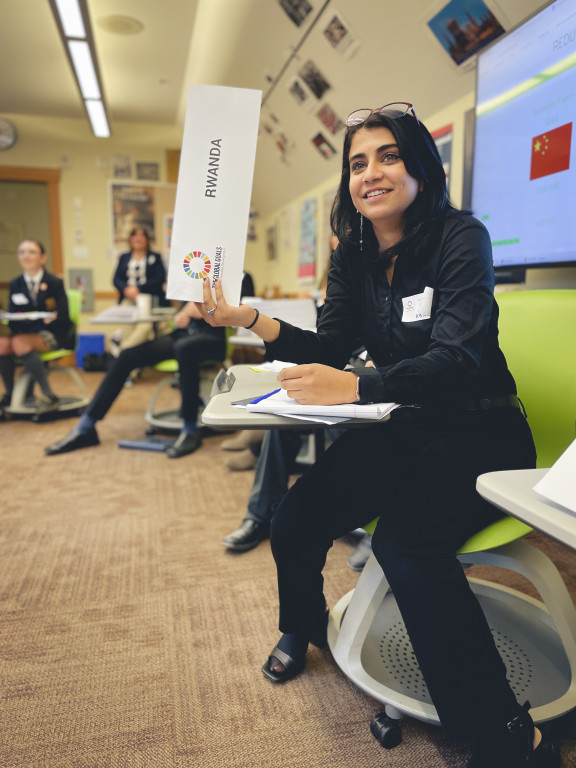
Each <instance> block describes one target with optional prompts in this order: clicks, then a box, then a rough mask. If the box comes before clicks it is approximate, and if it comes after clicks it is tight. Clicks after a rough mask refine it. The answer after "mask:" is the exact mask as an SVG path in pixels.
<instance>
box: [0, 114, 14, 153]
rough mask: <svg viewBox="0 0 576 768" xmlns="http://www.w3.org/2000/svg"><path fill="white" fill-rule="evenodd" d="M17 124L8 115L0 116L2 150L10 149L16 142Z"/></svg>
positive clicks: (0, 144)
mask: <svg viewBox="0 0 576 768" xmlns="http://www.w3.org/2000/svg"><path fill="white" fill-rule="evenodd" d="M17 138H18V134H17V133H16V126H15V125H14V123H13V122H12V121H11V120H8V118H7V117H0V150H3V149H10V147H13V146H14V144H16V139H17Z"/></svg>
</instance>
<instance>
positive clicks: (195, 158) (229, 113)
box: [166, 85, 262, 306]
mask: <svg viewBox="0 0 576 768" xmlns="http://www.w3.org/2000/svg"><path fill="white" fill-rule="evenodd" d="M261 102H262V92H261V91H255V90H248V89H245V88H227V87H222V86H212V85H191V86H190V88H189V91H188V106H187V109H186V120H185V124H184V136H183V142H182V154H181V158H180V171H179V174H178V188H177V190H176V205H175V209H174V225H173V229H172V239H171V246H170V263H169V266H168V283H167V289H166V295H167V296H168V298H169V299H182V300H183V301H203V300H204V299H203V296H202V281H203V279H204V278H205V277H207V278H208V279H209V280H210V284H211V286H212V287H214V284H215V281H216V279H217V278H220V279H221V280H222V289H223V291H224V297H225V298H226V300H227V302H228V303H229V304H233V305H234V306H238V302H239V300H240V290H241V284H242V275H243V273H244V253H245V250H246V236H247V232H248V217H249V213H250V193H251V190H252V177H253V175H254V161H255V158H256V141H257V138H258V125H259V120H260V105H261Z"/></svg>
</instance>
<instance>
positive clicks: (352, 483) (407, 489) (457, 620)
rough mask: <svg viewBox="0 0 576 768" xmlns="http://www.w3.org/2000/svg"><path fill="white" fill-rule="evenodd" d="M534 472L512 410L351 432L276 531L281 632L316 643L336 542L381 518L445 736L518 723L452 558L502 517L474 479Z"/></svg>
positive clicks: (319, 466)
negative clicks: (326, 571) (308, 635)
mask: <svg viewBox="0 0 576 768" xmlns="http://www.w3.org/2000/svg"><path fill="white" fill-rule="evenodd" d="M535 460H536V456H535V449H534V444H533V441H532V435H531V433H530V430H529V427H528V424H527V422H526V420H525V418H524V416H523V415H522V413H521V412H520V411H519V410H517V409H514V408H494V409H492V410H490V411H485V412H480V413H468V412H454V411H453V412H445V413H442V414H440V413H430V412H426V411H424V410H423V409H412V408H404V409H399V410H397V411H395V412H393V414H392V417H391V419H390V421H389V422H387V423H383V424H378V425H375V426H369V427H367V428H358V429H350V430H349V431H348V432H347V433H346V434H344V435H343V436H342V437H341V438H340V439H339V440H337V441H336V442H335V443H334V444H333V445H332V446H331V447H330V448H329V449H328V451H327V452H326V453H325V454H324V455H323V456H322V457H321V458H320V459H319V461H318V462H317V463H316V464H315V465H314V466H313V467H311V468H310V469H309V471H308V472H307V473H306V474H305V475H304V476H303V477H302V478H300V479H299V480H298V481H297V482H296V484H295V485H294V486H293V487H292V489H291V490H290V491H289V493H288V494H287V495H286V496H285V498H284V499H283V500H282V502H281V503H280V505H279V507H278V509H277V510H276V513H275V515H274V517H273V519H272V526H271V545H272V552H273V554H274V558H275V561H276V566H277V570H278V589H279V597H280V631H281V632H307V631H308V629H309V627H310V626H311V625H313V623H314V621H315V620H316V619H317V617H318V615H319V614H320V613H321V611H322V610H323V608H324V597H323V577H322V568H323V567H324V564H325V561H326V554H327V552H328V549H329V548H330V547H331V546H332V542H333V540H334V539H335V538H338V537H340V536H342V535H344V534H346V533H347V532H348V531H350V530H352V529H354V528H356V527H358V526H362V525H365V524H366V523H368V522H369V521H371V520H373V519H374V518H376V517H378V516H379V518H380V519H379V522H378V525H377V527H376V530H375V532H374V535H373V538H372V550H373V552H374V554H375V556H376V558H377V559H378V562H379V563H380V565H381V567H382V569H383V571H384V573H385V575H386V577H387V579H388V581H389V583H390V586H391V589H392V591H393V592H394V595H395V598H396V600H397V603H398V606H399V608H400V611H401V613H402V616H403V618H404V622H405V624H406V628H407V630H408V633H409V635H410V639H411V641H412V645H413V648H414V652H415V654H416V658H417V660H418V663H419V665H420V669H421V671H422V674H423V676H424V679H425V681H426V684H427V686H428V690H429V692H430V695H431V697H432V700H433V702H434V705H435V706H436V709H437V711H438V715H439V717H440V720H441V722H442V725H443V726H444V728H445V730H446V731H447V733H448V734H449V735H450V736H452V737H454V738H459V739H469V738H470V739H473V740H475V739H476V738H478V736H479V735H481V734H482V732H483V729H484V728H487V727H491V726H494V725H495V724H499V725H500V724H502V723H503V722H507V721H508V720H510V719H511V718H512V717H514V716H515V715H516V714H517V712H518V710H519V705H518V703H517V702H516V699H515V696H514V694H513V692H512V690H511V689H510V686H509V684H508V682H507V679H506V669H505V666H504V664H503V662H502V660H501V658H500V656H499V654H498V652H497V649H496V646H495V644H494V641H493V638H492V635H491V632H490V629H489V627H488V624H487V622H486V619H485V617H484V614H483V612H482V609H481V607H480V605H479V603H478V601H477V599H476V597H475V595H474V594H473V593H472V591H471V590H470V588H469V586H468V582H467V580H466V577H465V575H464V572H463V570H462V567H461V565H460V563H459V561H458V560H457V557H456V552H457V550H458V548H459V547H460V546H461V545H462V544H463V543H464V541H466V539H467V538H469V537H470V536H471V535H472V534H473V533H475V532H476V531H478V530H480V529H481V528H483V527H484V526H486V525H488V524H489V523H491V522H493V521H494V520H496V519H498V518H499V517H501V516H502V513H501V512H499V511H498V510H497V509H495V508H494V507H492V506H491V505H490V504H488V503H487V502H485V501H484V500H483V499H482V498H481V497H480V496H479V495H478V493H477V492H476V490H475V484H476V478H477V477H478V475H480V474H482V473H483V472H488V471H492V470H499V469H516V468H529V467H533V466H534V465H535Z"/></svg>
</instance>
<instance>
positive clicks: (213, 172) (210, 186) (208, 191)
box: [204, 139, 222, 197]
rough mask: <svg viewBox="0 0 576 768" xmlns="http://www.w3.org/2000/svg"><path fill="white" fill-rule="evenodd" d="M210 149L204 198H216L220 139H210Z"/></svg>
mask: <svg viewBox="0 0 576 768" xmlns="http://www.w3.org/2000/svg"><path fill="white" fill-rule="evenodd" d="M210 143H211V144H212V147H211V148H210V158H209V160H208V173H207V177H206V188H205V190H204V197H216V191H217V189H218V171H219V169H220V153H221V149H220V145H221V144H222V139H212V141H211V142H210Z"/></svg>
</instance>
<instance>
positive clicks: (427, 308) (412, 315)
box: [402, 287, 434, 323]
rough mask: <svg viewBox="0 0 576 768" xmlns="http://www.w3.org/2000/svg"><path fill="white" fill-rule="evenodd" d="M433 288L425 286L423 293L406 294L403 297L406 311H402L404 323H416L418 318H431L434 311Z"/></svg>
mask: <svg viewBox="0 0 576 768" xmlns="http://www.w3.org/2000/svg"><path fill="white" fill-rule="evenodd" d="M433 296H434V289H433V288H428V287H426V288H424V291H423V293H416V294H414V296H406V298H405V299H402V305H403V308H404V311H403V313H402V322H403V323H415V322H417V321H418V320H429V319H430V313H431V312H432V297H433Z"/></svg>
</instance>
